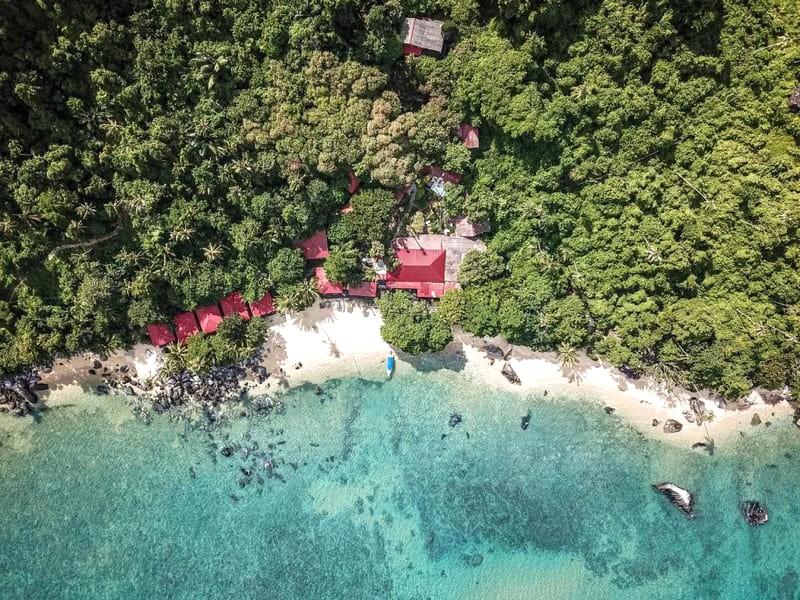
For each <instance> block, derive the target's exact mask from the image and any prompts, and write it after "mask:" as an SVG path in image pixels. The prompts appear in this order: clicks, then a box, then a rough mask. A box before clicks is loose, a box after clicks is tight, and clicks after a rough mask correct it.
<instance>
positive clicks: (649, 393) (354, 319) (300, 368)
mask: <svg viewBox="0 0 800 600" xmlns="http://www.w3.org/2000/svg"><path fill="white" fill-rule="evenodd" d="M271 320H272V322H273V324H272V326H271V327H270V336H269V339H268V341H267V343H266V344H265V352H264V358H263V361H262V364H263V366H264V367H265V368H266V369H267V371H268V372H269V373H270V377H269V378H268V379H267V381H265V382H264V383H262V384H255V383H254V382H253V383H251V389H250V393H251V394H259V393H273V392H274V391H275V390H276V389H280V388H288V387H294V386H297V385H301V384H303V383H322V382H324V381H325V380H326V379H329V378H332V377H352V376H356V377H363V378H367V379H382V378H384V377H385V374H386V371H385V366H384V365H385V359H386V356H387V353H388V351H389V350H390V346H389V345H388V344H387V343H386V342H385V341H383V339H382V338H381V335H380V327H381V323H382V320H381V316H380V313H379V312H378V311H377V309H376V308H375V307H374V306H371V305H370V304H368V303H364V302H359V301H347V300H325V301H322V302H319V303H317V304H316V305H315V306H314V307H312V308H309V309H307V310H305V311H303V312H301V313H298V314H296V315H291V316H287V317H283V316H281V315H276V316H273V317H271ZM491 342H492V343H496V344H497V345H498V346H500V347H501V348H502V349H503V350H504V351H506V350H509V349H510V354H509V356H508V363H509V364H510V365H511V367H512V368H513V369H514V371H515V372H516V373H517V375H518V376H519V378H520V382H521V383H520V385H512V384H511V383H510V382H508V381H507V380H506V378H505V377H504V376H503V375H502V373H501V369H502V366H503V364H504V362H505V361H503V360H495V361H491V360H490V359H488V358H487V357H486V355H485V353H484V352H483V350H482V348H483V345H484V343H485V340H482V339H480V338H475V337H474V336H471V335H468V334H464V333H460V332H456V334H455V339H454V341H453V343H451V344H450V345H449V346H448V348H447V349H446V350H445V352H448V353H461V355H462V356H463V358H464V360H465V364H464V373H465V374H466V375H467V376H468V377H469V378H470V379H471V380H473V381H480V382H483V383H485V384H489V385H492V386H497V387H498V388H500V389H506V390H509V391H517V392H518V391H525V392H532V393H537V394H544V393H545V392H546V393H548V394H550V395H552V396H556V397H557V396H559V395H572V396H579V397H589V398H595V399H596V398H599V399H602V401H603V404H604V406H606V407H609V408H611V409H614V413H615V414H616V415H618V416H620V417H621V418H623V419H625V420H626V421H627V422H629V423H630V424H631V425H633V426H634V427H636V428H637V429H639V430H640V431H642V432H643V433H644V434H646V435H647V436H648V437H654V438H658V439H663V440H666V441H668V442H673V443H678V444H681V445H686V444H687V443H688V444H691V443H695V442H704V441H707V438H713V439H716V440H719V439H723V438H724V437H725V436H727V435H731V434H735V433H736V432H738V431H742V430H744V429H746V428H749V427H751V425H750V421H751V419H752V417H753V414H754V413H758V414H759V417H760V419H761V421H762V422H764V423H766V422H769V421H775V420H777V419H789V418H790V417H791V414H792V412H793V408H792V406H791V405H790V404H789V403H787V402H781V403H779V404H777V405H774V406H773V405H768V404H765V403H764V402H763V400H761V399H760V397H758V396H757V395H755V396H753V398H752V400H753V404H752V405H751V406H750V407H749V408H747V409H746V410H736V409H733V408H731V409H727V410H725V409H720V408H718V407H717V406H716V404H715V403H714V402H713V401H711V400H706V401H705V406H706V408H707V409H708V410H709V411H711V412H713V413H714V418H713V419H712V420H710V421H708V422H707V423H705V424H704V425H703V426H698V425H697V424H695V423H689V422H687V420H686V419H685V417H684V415H683V412H684V411H686V410H687V409H688V408H689V405H688V398H689V397H690V394H689V393H687V392H685V391H680V390H678V391H674V390H667V389H663V388H661V387H659V386H657V385H655V384H654V382H650V381H647V380H644V379H643V380H638V381H631V380H629V379H627V378H626V377H625V376H624V375H623V374H622V373H621V372H620V371H619V370H618V369H615V368H613V367H610V366H608V365H604V364H603V363H601V362H598V361H591V360H589V359H588V358H585V357H583V358H582V359H581V361H580V363H579V365H578V366H577V368H576V370H575V372H574V374H573V376H572V377H568V376H567V375H566V374H565V373H563V372H562V369H561V368H560V366H559V364H558V362H557V357H556V355H555V353H536V352H533V351H531V350H530V349H529V348H525V347H520V346H511V345H509V344H508V343H507V342H504V341H502V340H498V339H497V338H494V339H492V340H491ZM397 354H398V360H397V375H396V376H397V377H402V373H403V371H404V370H408V369H413V366H412V365H411V364H410V363H409V362H408V358H409V357H408V356H407V355H404V354H403V353H402V352H398V353H397ZM97 359H98V357H96V356H94V355H91V354H83V355H79V356H76V357H73V358H70V359H63V360H59V361H57V362H56V365H55V367H54V368H53V371H52V372H51V373H48V374H45V375H43V378H42V379H43V381H44V382H45V383H47V384H49V385H50V388H51V390H53V392H51V393H50V394H49V395H50V396H52V402H58V396H59V392H58V391H59V390H60V389H61V390H64V391H67V390H69V391H70V393H69V396H70V397H71V398H74V397H75V394H74V390H75V388H74V387H72V386H74V385H81V386H83V387H84V388H88V387H91V386H93V385H97V384H99V383H101V381H102V372H103V371H102V369H105V370H106V371H113V372H118V371H119V369H120V368H122V367H123V366H125V365H127V366H128V369H129V372H130V374H131V375H132V376H133V377H135V378H138V380H139V381H145V380H147V379H148V378H150V377H152V376H154V375H155V374H156V373H157V370H158V367H159V365H160V362H161V360H162V351H161V350H159V349H156V348H153V347H151V346H148V345H146V344H137V345H136V346H134V347H133V348H131V349H130V350H126V351H117V352H113V353H111V354H110V355H109V356H108V357H107V358H106V360H105V361H103V367H102V369H94V368H93V367H95V366H96V364H97V363H96V362H95V361H96V360H97ZM91 371H95V373H92V372H91ZM694 395H696V396H698V397H700V398H703V399H707V398H708V395H707V394H704V393H697V394H694ZM654 419H655V420H657V421H658V424H657V425H656V426H654V425H653V421H654ZM666 419H675V420H676V421H678V422H680V423H681V424H682V425H683V429H682V430H681V431H680V432H678V433H671V434H668V433H664V431H663V424H664V421H665V420H666ZM762 426H763V425H762Z"/></svg>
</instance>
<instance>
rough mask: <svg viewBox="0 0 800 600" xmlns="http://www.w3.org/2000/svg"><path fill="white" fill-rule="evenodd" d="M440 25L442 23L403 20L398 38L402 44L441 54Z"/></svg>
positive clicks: (442, 43) (442, 41)
mask: <svg viewBox="0 0 800 600" xmlns="http://www.w3.org/2000/svg"><path fill="white" fill-rule="evenodd" d="M442 25H443V22H442V21H434V20H433V19H404V20H403V26H402V27H401V28H400V37H401V38H402V39H403V43H404V44H410V45H411V46H417V47H418V48H422V49H424V50H432V51H433V52H439V53H441V52H442V48H443V47H444V38H443V37H442Z"/></svg>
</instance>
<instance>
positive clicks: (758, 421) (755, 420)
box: [750, 413, 761, 427]
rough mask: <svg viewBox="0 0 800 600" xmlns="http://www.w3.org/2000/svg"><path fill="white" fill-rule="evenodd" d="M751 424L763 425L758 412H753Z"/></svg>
mask: <svg viewBox="0 0 800 600" xmlns="http://www.w3.org/2000/svg"><path fill="white" fill-rule="evenodd" d="M750 425H752V426H753V427H755V426H756V425H761V417H759V416H758V413H754V414H753V418H752V419H750Z"/></svg>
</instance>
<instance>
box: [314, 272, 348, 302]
mask: <svg viewBox="0 0 800 600" xmlns="http://www.w3.org/2000/svg"><path fill="white" fill-rule="evenodd" d="M314 277H316V278H317V289H318V290H319V293H320V294H322V295H323V296H338V295H340V294H343V293H344V288H343V287H342V286H341V285H339V284H338V283H333V282H332V281H328V278H327V277H326V276H325V269H323V268H322V267H317V268H316V269H314Z"/></svg>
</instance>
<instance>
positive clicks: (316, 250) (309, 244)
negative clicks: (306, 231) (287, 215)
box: [292, 229, 328, 260]
mask: <svg viewBox="0 0 800 600" xmlns="http://www.w3.org/2000/svg"><path fill="white" fill-rule="evenodd" d="M292 246H294V247H295V248H300V249H301V250H302V251H303V257H304V258H305V259H306V260H317V259H320V258H327V257H328V235H327V234H326V233H325V230H324V229H321V230H320V231H318V232H316V233H315V234H313V235H312V236H310V237H308V238H306V239H304V240H300V241H297V242H293V243H292Z"/></svg>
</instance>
